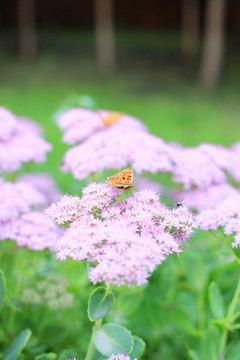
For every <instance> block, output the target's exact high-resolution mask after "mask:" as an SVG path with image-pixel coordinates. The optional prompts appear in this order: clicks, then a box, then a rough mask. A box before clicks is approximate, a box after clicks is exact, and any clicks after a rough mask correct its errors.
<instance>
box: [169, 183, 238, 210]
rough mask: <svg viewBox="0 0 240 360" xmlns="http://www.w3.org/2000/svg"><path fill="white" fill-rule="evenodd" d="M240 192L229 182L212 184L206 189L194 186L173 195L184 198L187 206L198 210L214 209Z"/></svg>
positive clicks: (177, 198)
mask: <svg viewBox="0 0 240 360" xmlns="http://www.w3.org/2000/svg"><path fill="white" fill-rule="evenodd" d="M238 194H239V192H238V190H236V189H235V188H234V187H233V186H231V185H230V184H228V183H223V184H218V185H211V186H209V187H207V188H204V189H201V188H200V189H199V188H193V189H191V190H189V191H185V192H184V191H175V192H173V197H174V198H175V199H176V200H179V199H182V200H183V203H184V205H185V206H187V207H191V208H195V209H197V210H205V209H212V208H215V207H216V206H218V205H220V204H221V202H222V201H224V200H225V199H227V198H228V197H232V196H235V195H238Z"/></svg>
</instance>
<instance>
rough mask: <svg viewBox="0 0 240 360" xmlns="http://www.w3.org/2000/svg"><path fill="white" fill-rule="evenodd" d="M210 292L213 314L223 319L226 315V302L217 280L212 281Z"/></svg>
mask: <svg viewBox="0 0 240 360" xmlns="http://www.w3.org/2000/svg"><path fill="white" fill-rule="evenodd" d="M208 294H209V302H210V307H211V310H212V313H213V315H214V316H215V318H216V319H222V318H223V317H224V303H223V298H222V294H221V292H220V289H219V287H218V285H217V284H216V283H215V282H211V284H210V285H209V289H208Z"/></svg>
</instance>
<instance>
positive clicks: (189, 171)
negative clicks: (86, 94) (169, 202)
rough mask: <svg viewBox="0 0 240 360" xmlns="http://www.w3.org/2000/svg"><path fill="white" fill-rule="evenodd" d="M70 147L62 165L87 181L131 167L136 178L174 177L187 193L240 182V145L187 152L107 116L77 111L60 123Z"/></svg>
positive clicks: (134, 122)
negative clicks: (98, 174)
mask: <svg viewBox="0 0 240 360" xmlns="http://www.w3.org/2000/svg"><path fill="white" fill-rule="evenodd" d="M58 124H59V126H60V128H61V129H62V130H63V131H64V141H66V142H67V143H69V144H70V145H73V144H77V143H79V142H81V143H80V144H78V145H76V146H74V147H73V148H71V149H69V150H68V151H67V152H66V154H65V157H64V159H63V162H62V170H63V171H64V172H67V171H71V172H72V174H73V175H74V177H75V178H77V179H84V178H86V177H88V176H89V175H90V174H91V173H94V172H101V171H103V170H104V169H121V168H124V167H126V166H128V165H131V167H132V168H133V170H134V171H135V172H136V173H142V172H144V171H148V172H150V173H161V172H163V173H166V172H169V173H171V174H172V179H173V181H174V182H177V183H180V184H182V186H183V189H184V190H187V191H188V190H190V189H192V188H194V187H197V188H199V189H206V188H207V187H209V186H212V185H217V184H223V183H225V182H227V177H226V172H227V173H228V174H229V175H230V176H231V177H232V178H233V179H234V180H235V181H237V182H240V170H239V169H240V144H239V143H236V144H234V145H233V146H231V147H229V148H227V147H224V146H220V145H214V144H202V145H200V146H197V147H192V148H186V147H183V146H180V145H179V144H170V143H169V144H167V143H165V142H164V141H163V140H162V139H161V138H159V137H156V136H154V135H151V134H149V133H148V131H147V129H146V128H145V127H144V126H143V124H142V123H141V121H140V120H138V119H135V118H133V117H131V116H129V115H123V114H117V113H111V112H108V111H106V110H101V111H98V112H94V111H91V110H87V109H81V108H73V109H70V110H68V111H67V112H65V113H64V114H62V115H61V117H60V118H59V120H58Z"/></svg>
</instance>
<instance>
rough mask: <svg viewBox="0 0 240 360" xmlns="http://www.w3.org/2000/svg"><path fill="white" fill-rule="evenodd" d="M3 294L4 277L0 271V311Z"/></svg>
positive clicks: (4, 290)
mask: <svg viewBox="0 0 240 360" xmlns="http://www.w3.org/2000/svg"><path fill="white" fill-rule="evenodd" d="M5 293H6V285H5V277H4V273H3V271H2V269H0V310H1V308H2V306H3V300H4V296H5Z"/></svg>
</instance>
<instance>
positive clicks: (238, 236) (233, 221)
mask: <svg viewBox="0 0 240 360" xmlns="http://www.w3.org/2000/svg"><path fill="white" fill-rule="evenodd" d="M197 224H198V226H199V227H200V228H201V229H203V230H216V229H217V228H219V227H221V228H223V231H224V234H226V235H230V234H234V242H233V243H232V246H233V247H236V246H239V245H240V193H239V192H238V194H235V195H234V196H230V197H228V198H226V199H225V200H224V201H222V202H221V204H220V205H218V206H216V207H215V208H214V209H206V210H203V211H201V212H200V213H199V215H198V216H197Z"/></svg>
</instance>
